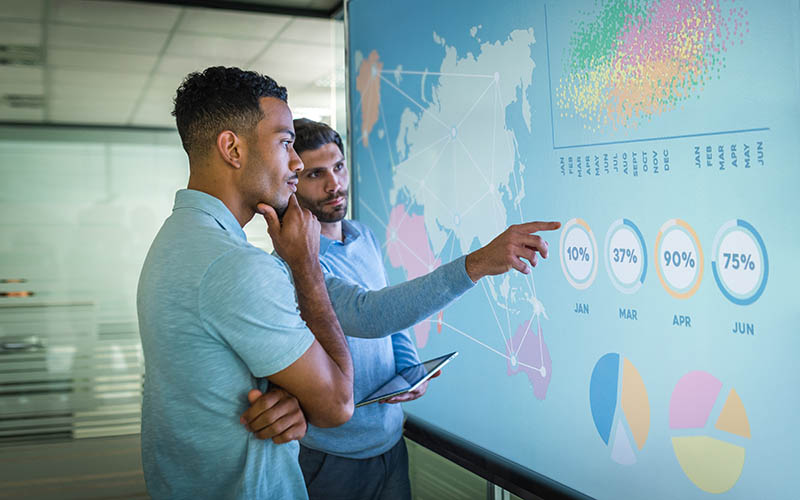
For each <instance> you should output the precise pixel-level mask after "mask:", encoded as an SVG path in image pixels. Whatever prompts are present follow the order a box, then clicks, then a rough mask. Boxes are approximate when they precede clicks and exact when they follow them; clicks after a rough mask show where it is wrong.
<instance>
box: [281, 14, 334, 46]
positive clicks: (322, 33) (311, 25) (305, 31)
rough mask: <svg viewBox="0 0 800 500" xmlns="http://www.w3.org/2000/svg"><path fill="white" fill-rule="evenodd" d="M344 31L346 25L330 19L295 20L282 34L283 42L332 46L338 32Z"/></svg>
mask: <svg viewBox="0 0 800 500" xmlns="http://www.w3.org/2000/svg"><path fill="white" fill-rule="evenodd" d="M343 30H344V23H342V22H341V21H333V20H328V19H301V18H295V20H294V21H292V24H290V25H289V27H288V28H286V30H285V31H284V32H283V33H282V34H281V40H293V41H298V42H305V43H317V44H322V45H330V44H331V42H332V41H333V40H334V39H335V37H336V32H337V31H343Z"/></svg>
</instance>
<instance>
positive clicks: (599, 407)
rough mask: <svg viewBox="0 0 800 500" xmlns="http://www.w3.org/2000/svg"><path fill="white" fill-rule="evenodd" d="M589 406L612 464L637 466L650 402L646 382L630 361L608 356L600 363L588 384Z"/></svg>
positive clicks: (645, 432)
mask: <svg viewBox="0 0 800 500" xmlns="http://www.w3.org/2000/svg"><path fill="white" fill-rule="evenodd" d="M589 406H590V407H591V410H592V419H593V420H594V426H595V428H596V429H597V432H598V433H599V434H600V438H601V439H602V440H603V442H604V443H605V445H606V446H607V447H608V448H609V452H610V456H611V460H613V461H614V462H617V463H618V464H622V465H633V464H635V463H636V457H637V454H638V453H639V452H640V451H641V449H642V448H643V447H644V444H645V442H646V441H647V434H648V433H649V431H650V402H649V401H648V399H647V389H646V388H645V386H644V381H643V380H642V377H641V375H639V371H638V370H637V369H636V367H635V366H633V363H631V362H630V360H628V359H627V358H625V357H622V356H620V355H619V354H618V353H608V354H606V355H604V356H603V357H601V358H600V359H599V360H598V361H597V364H596V365H594V370H593V371H592V379H591V382H590V384H589Z"/></svg>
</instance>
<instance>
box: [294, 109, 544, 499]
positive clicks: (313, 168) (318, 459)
mask: <svg viewBox="0 0 800 500" xmlns="http://www.w3.org/2000/svg"><path fill="white" fill-rule="evenodd" d="M294 127H295V133H296V134H297V135H296V138H295V144H294V147H295V151H297V153H298V155H299V156H300V159H301V160H302V161H303V163H304V170H303V171H302V172H301V173H300V174H299V175H298V178H299V179H298V184H297V199H298V202H299V203H300V205H301V206H302V207H303V208H306V209H308V210H310V211H311V213H313V214H314V215H315V216H316V217H317V218H318V219H319V221H320V225H321V230H322V236H321V241H320V251H319V255H320V261H321V263H322V265H323V267H324V268H325V270H326V274H327V275H328V278H327V283H328V285H329V286H330V287H331V289H332V291H331V299H332V302H333V304H334V308H335V309H336V311H337V313H340V314H343V315H349V314H350V311H349V310H348V309H347V308H346V307H344V305H343V304H341V303H340V301H339V300H338V299H337V297H338V292H337V288H338V287H339V286H340V283H339V281H344V282H347V283H351V284H353V285H358V286H359V287H363V289H366V290H380V289H383V288H385V287H386V286H387V277H386V273H385V269H384V267H383V257H382V254H381V248H380V245H379V244H378V243H377V241H376V240H375V236H374V235H373V234H372V232H371V231H370V230H369V229H368V228H367V227H366V226H364V225H363V224H361V223H359V222H357V221H351V220H345V219H344V216H345V214H346V212H347V192H348V186H349V178H348V171H347V167H346V164H345V161H344V148H343V144H342V140H341V138H340V136H339V134H337V133H336V132H335V131H334V130H333V129H331V128H330V127H329V126H327V125H325V124H323V123H318V122H313V121H311V120H307V119H297V120H294ZM544 255H545V256H546V252H544ZM533 261H534V262H535V259H534V260H533ZM466 267H467V266H466V265H465V258H463V257H462V258H461V259H457V260H456V261H454V262H452V263H450V264H447V265H446V266H444V269H442V270H440V271H437V273H436V274H439V275H443V276H445V280H444V281H441V282H440V283H441V284H442V285H447V286H445V287H443V288H439V289H438V290H437V289H436V288H432V287H422V286H415V285H413V284H407V285H403V286H400V287H395V288H393V289H392V291H391V292H390V293H391V294H392V297H393V300H392V304H393V305H394V309H396V310H398V311H402V312H404V313H405V314H412V315H417V316H418V318H417V319H423V318H424V317H426V315H425V316H419V311H420V310H421V309H422V308H421V307H420V304H421V303H430V304H432V305H438V306H439V307H436V309H434V310H437V309H439V308H440V307H441V306H442V305H444V304H446V303H447V302H450V301H451V300H453V299H455V298H456V297H457V296H459V295H461V293H463V292H464V291H466V290H468V289H470V288H472V286H473V285H474V282H473V281H472V279H471V278H470V275H469V274H468V272H467V269H466ZM521 270H522V269H521ZM432 276H435V274H434V275H432ZM431 291H436V292H437V294H438V297H435V298H434V297H433V296H432V294H431V293H430V292H431ZM362 311H366V313H367V316H366V318H367V319H368V320H369V321H370V322H374V323H375V324H376V325H377V326H379V327H380V328H382V329H384V330H386V327H387V324H386V321H384V320H383V311H374V310H369V309H362ZM376 312H377V313H380V316H378V315H377V314H375V313H376ZM432 312H433V311H432ZM414 322H416V321H414ZM345 323H346V321H343V323H342V324H343V325H345ZM408 326H410V325H408ZM344 331H345V334H346V335H353V334H357V333H359V332H352V333H351V332H350V331H349V330H348V327H347V326H344ZM347 342H348V347H349V349H350V354H351V356H352V358H353V370H354V374H353V383H354V387H353V395H354V399H355V401H359V400H361V399H363V398H364V397H365V396H367V395H368V394H370V393H372V392H373V391H374V390H375V389H377V388H378V387H380V386H381V385H383V383H384V382H386V380H388V379H389V378H391V377H392V376H393V375H394V374H395V373H397V372H399V371H400V370H402V369H403V368H405V367H408V366H413V365H415V364H417V363H419V358H418V356H417V352H416V348H415V346H414V343H413V341H412V340H411V337H410V336H409V333H408V331H407V330H405V329H404V330H401V331H396V332H392V331H388V332H387V336H385V337H383V338H356V337H352V336H349V337H348V338H347ZM426 387H427V383H425V384H423V386H421V387H420V388H418V389H417V390H415V391H413V392H411V393H406V394H403V395H400V396H395V397H394V398H392V399H390V400H388V401H387V402H388V403H399V402H402V401H410V400H412V399H416V398H418V397H420V396H422V395H423V394H424V393H425V390H426ZM402 426H403V411H402V409H401V408H400V406H399V405H397V404H371V405H367V406H363V407H360V408H356V409H355V412H354V413H353V417H352V418H351V420H350V421H348V422H347V423H346V424H344V425H342V426H339V427H336V428H329V429H322V428H318V427H315V426H313V425H309V426H308V433H307V435H306V436H305V438H304V439H303V440H302V441H301V448H300V457H299V461H300V467H301V469H302V471H303V475H304V478H305V482H306V486H307V487H308V494H309V498H311V499H312V500H314V499H322V498H325V499H337V498H341V499H393V500H394V499H396V500H402V499H410V496H411V489H410V483H409V478H408V454H407V452H406V449H405V443H404V441H403V440H402Z"/></svg>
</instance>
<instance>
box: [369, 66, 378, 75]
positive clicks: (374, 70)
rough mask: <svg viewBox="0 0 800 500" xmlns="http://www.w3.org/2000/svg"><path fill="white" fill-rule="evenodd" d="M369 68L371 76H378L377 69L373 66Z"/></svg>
mask: <svg viewBox="0 0 800 500" xmlns="http://www.w3.org/2000/svg"><path fill="white" fill-rule="evenodd" d="M371 68H372V76H376V75H377V74H378V68H376V67H375V66H374V65H373V66H372V67H371Z"/></svg>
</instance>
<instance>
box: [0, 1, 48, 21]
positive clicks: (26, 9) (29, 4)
mask: <svg viewBox="0 0 800 500" xmlns="http://www.w3.org/2000/svg"><path fill="white" fill-rule="evenodd" d="M43 6H44V0H3V1H2V2H0V17H2V18H7V19H31V20H34V21H39V20H41V19H42V14H43V13H44V8H43Z"/></svg>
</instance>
